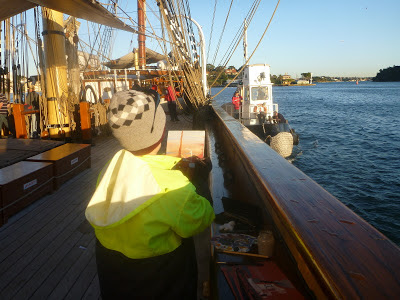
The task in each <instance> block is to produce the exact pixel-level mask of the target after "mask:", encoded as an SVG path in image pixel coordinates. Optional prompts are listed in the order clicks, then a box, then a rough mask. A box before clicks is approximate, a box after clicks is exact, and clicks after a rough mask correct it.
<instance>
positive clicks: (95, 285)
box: [82, 274, 101, 300]
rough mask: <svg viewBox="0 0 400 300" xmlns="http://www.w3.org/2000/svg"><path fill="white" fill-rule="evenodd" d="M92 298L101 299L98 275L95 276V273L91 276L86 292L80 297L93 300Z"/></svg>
mask: <svg viewBox="0 0 400 300" xmlns="http://www.w3.org/2000/svg"><path fill="white" fill-rule="evenodd" d="M94 299H101V295H100V284H99V277H98V276H97V274H96V276H95V277H94V278H93V280H92V282H91V283H90V285H89V287H88V289H87V290H86V293H85V294H84V295H83V297H82V300H94Z"/></svg>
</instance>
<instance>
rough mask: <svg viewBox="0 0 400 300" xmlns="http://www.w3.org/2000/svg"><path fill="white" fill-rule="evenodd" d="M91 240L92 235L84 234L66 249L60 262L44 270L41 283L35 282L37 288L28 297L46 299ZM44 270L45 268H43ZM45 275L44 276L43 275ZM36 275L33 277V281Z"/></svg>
mask: <svg viewBox="0 0 400 300" xmlns="http://www.w3.org/2000/svg"><path fill="white" fill-rule="evenodd" d="M92 240H93V234H92V233H86V234H84V235H83V236H82V237H81V238H80V239H79V240H78V241H77V242H76V243H75V245H74V246H73V247H72V248H69V249H67V250H66V251H65V252H67V253H65V252H63V253H61V254H60V258H61V260H58V261H55V262H54V263H52V268H51V269H48V270H46V269H44V270H43V276H46V278H43V281H42V282H38V281H37V282H35V286H36V287H39V288H37V289H36V291H34V293H33V294H32V295H31V296H30V297H31V298H32V299H47V298H48V296H49V295H50V293H51V292H52V291H53V290H54V288H55V287H56V286H57V285H58V284H59V282H60V281H62V280H63V277H64V275H65V274H66V273H67V272H68V271H69V269H70V268H71V266H72V265H73V264H74V263H75V262H76V261H77V260H78V259H79V257H80V256H81V255H82V254H83V252H85V251H87V249H88V247H89V246H90V242H91V241H92ZM44 268H46V266H44ZM44 274H45V275H44ZM37 275H38V274H36V275H35V280H36V277H37Z"/></svg>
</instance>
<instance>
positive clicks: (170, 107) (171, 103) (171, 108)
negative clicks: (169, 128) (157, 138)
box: [168, 101, 178, 121]
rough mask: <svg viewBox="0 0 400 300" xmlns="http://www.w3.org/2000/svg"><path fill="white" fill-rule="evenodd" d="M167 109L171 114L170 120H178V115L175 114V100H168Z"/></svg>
mask: <svg viewBox="0 0 400 300" xmlns="http://www.w3.org/2000/svg"><path fill="white" fill-rule="evenodd" d="M168 111H169V114H170V116H171V121H178V116H177V114H176V102H175V101H168Z"/></svg>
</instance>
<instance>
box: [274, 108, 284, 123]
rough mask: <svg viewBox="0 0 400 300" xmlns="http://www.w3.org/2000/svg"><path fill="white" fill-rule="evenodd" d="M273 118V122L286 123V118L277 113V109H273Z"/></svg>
mask: <svg viewBox="0 0 400 300" xmlns="http://www.w3.org/2000/svg"><path fill="white" fill-rule="evenodd" d="M273 119H274V122H275V123H286V119H285V118H284V117H283V115H282V114H281V113H278V112H277V111H274V117H273Z"/></svg>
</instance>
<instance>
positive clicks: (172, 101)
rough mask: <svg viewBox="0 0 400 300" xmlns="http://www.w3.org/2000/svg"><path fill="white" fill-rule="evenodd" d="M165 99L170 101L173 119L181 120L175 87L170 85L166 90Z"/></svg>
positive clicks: (169, 108) (169, 106)
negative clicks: (177, 111) (177, 109)
mask: <svg viewBox="0 0 400 300" xmlns="http://www.w3.org/2000/svg"><path fill="white" fill-rule="evenodd" d="M165 100H166V101H167V102H168V111H169V114H170V116H171V121H172V122H176V121H179V119H178V116H177V113H176V94H175V91H174V88H173V87H171V86H170V85H169V86H167V88H166V90H165Z"/></svg>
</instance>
